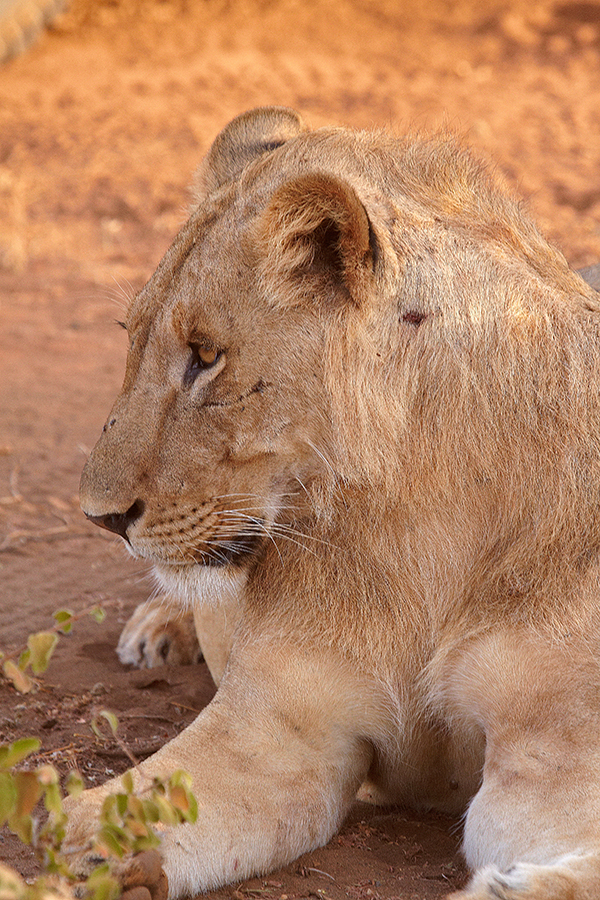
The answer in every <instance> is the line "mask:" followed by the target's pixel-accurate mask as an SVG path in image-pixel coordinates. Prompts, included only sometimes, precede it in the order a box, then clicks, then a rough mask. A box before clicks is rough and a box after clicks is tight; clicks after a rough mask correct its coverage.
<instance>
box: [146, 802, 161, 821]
mask: <svg viewBox="0 0 600 900" xmlns="http://www.w3.org/2000/svg"><path fill="white" fill-rule="evenodd" d="M142 806H143V807H144V816H145V821H147V822H158V821H159V819H160V814H159V811H158V806H157V805H156V803H155V802H154V800H142Z"/></svg>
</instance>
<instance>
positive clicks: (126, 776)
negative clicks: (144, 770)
mask: <svg viewBox="0 0 600 900" xmlns="http://www.w3.org/2000/svg"><path fill="white" fill-rule="evenodd" d="M121 784H122V785H123V789H124V790H125V791H126V793H128V794H133V772H132V771H131V769H128V770H127V771H126V772H123V774H122V775H121Z"/></svg>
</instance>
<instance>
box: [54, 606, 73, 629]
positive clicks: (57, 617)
mask: <svg viewBox="0 0 600 900" xmlns="http://www.w3.org/2000/svg"><path fill="white" fill-rule="evenodd" d="M73 616H74V613H73V611H72V610H70V609H58V610H57V611H56V612H55V613H54V621H55V622H56V624H57V625H58V626H59V627H60V630H61V631H62V633H63V634H69V632H70V631H71V630H72V628H73Z"/></svg>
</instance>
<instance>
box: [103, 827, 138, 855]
mask: <svg viewBox="0 0 600 900" xmlns="http://www.w3.org/2000/svg"><path fill="white" fill-rule="evenodd" d="M94 846H95V847H99V848H100V851H101V852H102V850H105V851H106V852H107V854H108V855H109V856H117V857H118V858H119V859H123V857H124V856H125V854H126V853H127V851H128V850H129V849H130V841H129V840H128V838H127V834H126V833H125V831H124V830H123V829H122V828H119V826H118V825H102V826H101V827H100V828H99V829H98V831H97V832H96V834H95V835H94Z"/></svg>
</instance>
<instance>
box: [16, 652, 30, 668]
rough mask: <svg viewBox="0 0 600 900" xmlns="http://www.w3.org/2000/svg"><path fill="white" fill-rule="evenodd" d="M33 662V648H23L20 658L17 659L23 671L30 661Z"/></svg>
mask: <svg viewBox="0 0 600 900" xmlns="http://www.w3.org/2000/svg"><path fill="white" fill-rule="evenodd" d="M30 662H31V650H29V649H26V650H23V652H22V653H21V655H20V656H19V659H18V661H17V665H18V667H19V668H20V670H21V672H24V671H25V669H26V668H27V666H28V665H29V663H30Z"/></svg>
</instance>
